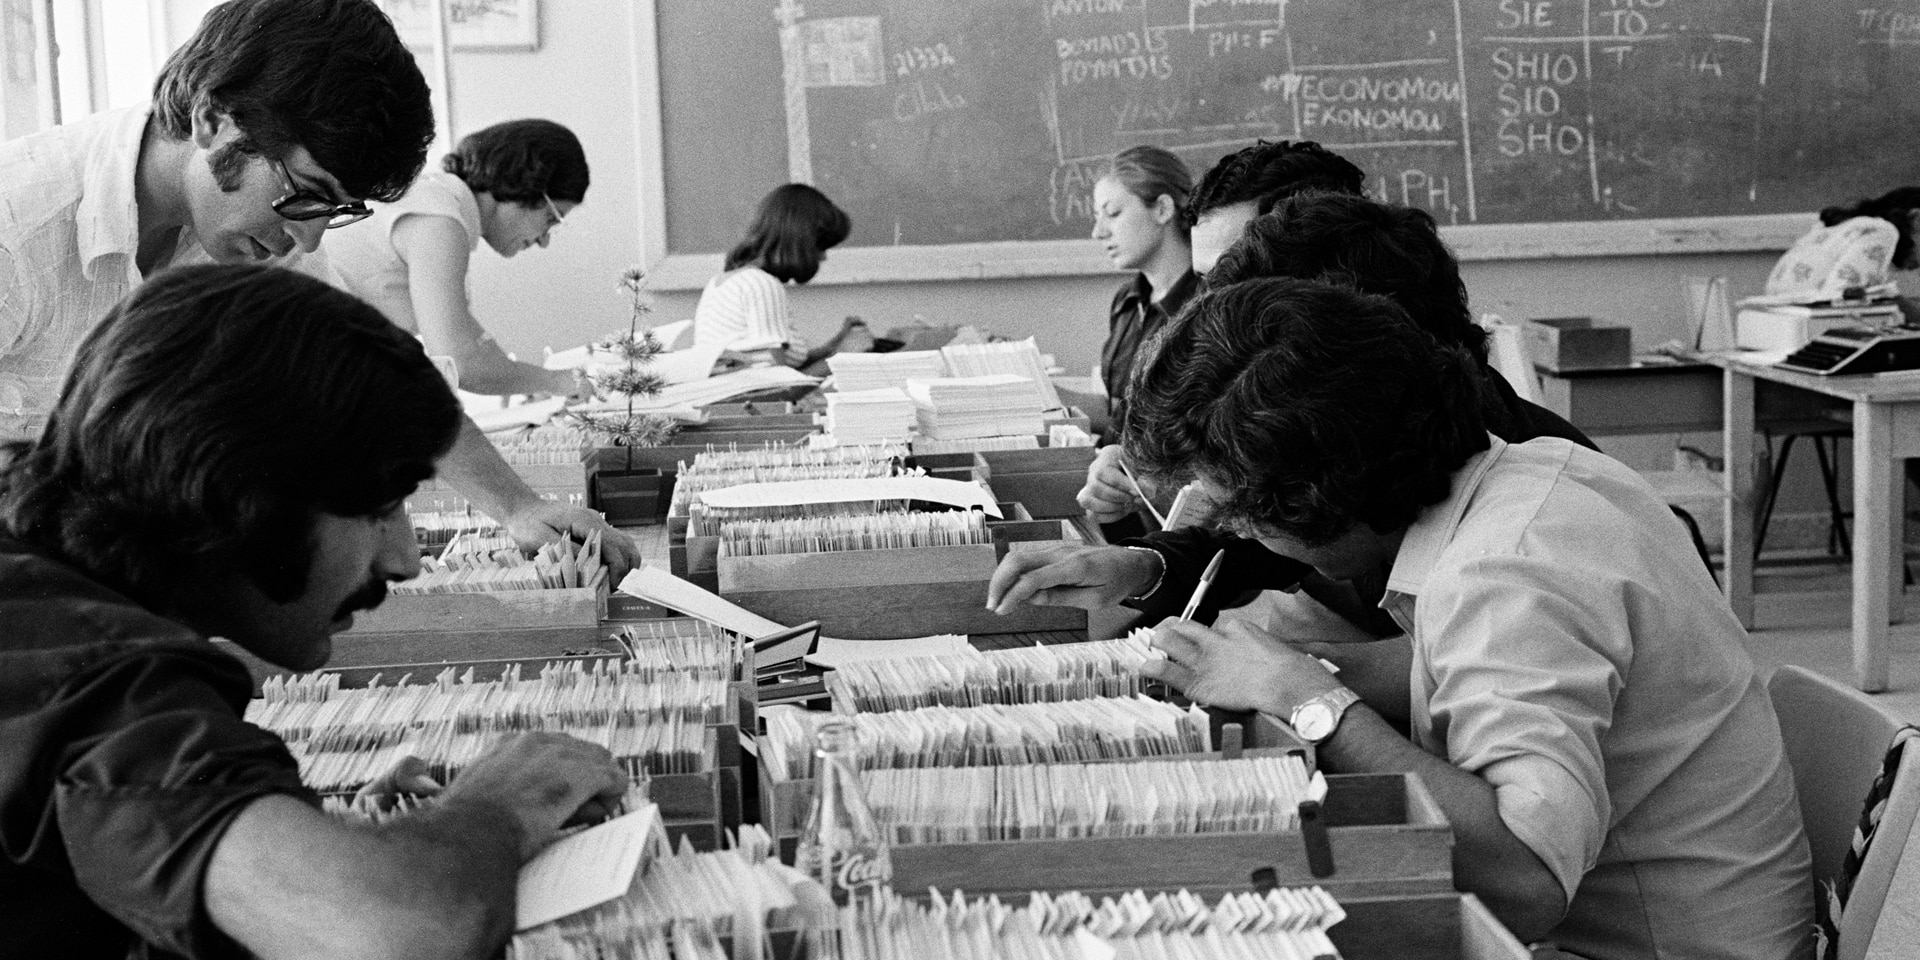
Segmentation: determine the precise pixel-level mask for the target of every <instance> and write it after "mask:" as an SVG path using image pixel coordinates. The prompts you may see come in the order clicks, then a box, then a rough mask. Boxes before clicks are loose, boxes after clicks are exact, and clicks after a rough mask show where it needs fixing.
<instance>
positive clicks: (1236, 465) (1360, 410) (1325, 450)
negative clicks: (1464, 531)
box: [1124, 279, 1488, 545]
mask: <svg viewBox="0 0 1920 960" xmlns="http://www.w3.org/2000/svg"><path fill="white" fill-rule="evenodd" d="M1161 337H1162V343H1161V345H1160V347H1159V348H1158V349H1157V350H1155V351H1154V352H1153V354H1152V359H1151V361H1150V362H1149V363H1147V364H1146V365H1144V366H1143V367H1141V368H1140V369H1139V370H1138V372H1137V373H1136V374H1135V375H1134V381H1133V386H1132V391H1131V393H1130V394H1129V396H1130V397H1131V398H1132V407H1131V409H1132V413H1131V414H1130V415H1129V417H1128V420H1127V430H1126V439H1125V441H1124V442H1125V444H1126V448H1127V457H1128V459H1129V460H1131V461H1133V462H1134V463H1136V464H1138V465H1139V466H1141V467H1142V468H1144V469H1145V470H1146V471H1147V472H1148V473H1149V474H1152V475H1153V476H1155V477H1157V478H1161V479H1166V480H1171V481H1179V480H1184V479H1187V478H1189V477H1194V476H1199V477H1203V478H1205V479H1206V480H1207V481H1208V483H1209V484H1210V485H1213V486H1216V487H1218V488H1219V489H1220V490H1222V491H1225V492H1226V493H1227V500H1226V502H1225V503H1223V504H1221V509H1222V516H1224V517H1227V518H1231V524H1232V525H1234V526H1241V527H1251V528H1254V529H1268V530H1273V531H1276V532H1279V533H1283V534H1285V535H1287V536H1290V537H1294V538H1296V539H1298V540H1300V541H1302V542H1303V543H1307V544H1310V545H1318V544H1324V543H1329V542H1331V541H1333V540H1335V539H1337V538H1338V537H1339V536H1341V535H1342V534H1344V533H1345V532H1347V531H1348V530H1350V529H1351V528H1352V527H1353V525H1354V524H1356V523H1364V524H1366V525H1367V526H1368V527H1369V528H1371V529H1372V530H1374V531H1375V532H1378V533H1388V532H1392V531H1394V530H1399V529H1402V528H1405V527H1406V526H1408V525H1410V524H1411V523H1413V521H1414V520H1415V519H1416V518H1417V517H1418V516H1419V515H1420V512H1421V511H1422V510H1423V509H1425V508H1427V507H1429V506H1432V505H1433V504H1436V503H1439V502H1440V501H1442V500H1445V499H1446V497H1447V495H1448V492H1449V491H1450V490H1451V489H1452V476H1453V473H1454V471H1456V470H1458V469H1459V468H1460V466H1461V465H1462V464H1464V463H1465V462H1466V461H1467V459H1468V458H1469V457H1471V456H1472V455H1473V454H1475V453H1477V452H1479V451H1481V450H1485V449H1486V448H1487V446H1488V441H1487V432H1486V428H1485V426H1484V421H1483V419H1482V414H1481V395H1480V390H1481V388H1480V375H1479V365H1478V364H1477V363H1476V362H1475V361H1474V359H1473V358H1472V357H1471V356H1469V355H1468V354H1467V352H1466V351H1465V350H1462V349H1460V348H1458V347H1451V346H1440V345H1439V344H1436V343H1435V342H1434V340H1433V338H1432V337H1431V336H1428V335H1427V334H1426V333H1425V332H1423V331H1421V330H1420V328H1419V327H1417V326H1415V325H1414V324H1413V323H1412V322H1410V321H1409V320H1408V319H1407V316H1406V314H1405V313H1404V312H1403V311H1402V310H1401V309H1400V307H1399V306H1397V305H1396V304H1395V303H1394V302H1393V301H1392V300H1390V299H1388V298H1386V297H1381V296H1374V295H1371V294H1364V293H1358V292H1355V291H1353V290H1348V289H1345V288H1342V287H1337V286H1333V285H1331V284H1326V283H1318V282H1314V281H1305V280H1292V279H1264V280H1247V281H1243V282H1240V283H1235V284H1231V285H1229V286H1225V287H1216V288H1213V289H1210V290H1208V291H1207V292H1205V293H1203V294H1201V295H1200V296H1199V297H1197V298H1195V299H1194V300H1193V301H1192V302H1191V303H1190V304H1188V306H1187V308H1186V309H1185V310H1183V311H1182V312H1181V316H1180V318H1179V320H1178V321H1177V322H1176V323H1175V324H1173V325H1171V326H1169V327H1168V328H1167V329H1166V330H1164V331H1163V332H1162V334H1161Z"/></svg>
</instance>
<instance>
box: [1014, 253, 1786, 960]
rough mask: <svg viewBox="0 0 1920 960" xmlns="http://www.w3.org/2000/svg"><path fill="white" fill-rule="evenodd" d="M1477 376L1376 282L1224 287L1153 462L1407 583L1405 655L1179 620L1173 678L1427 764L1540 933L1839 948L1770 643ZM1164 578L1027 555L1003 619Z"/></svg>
mask: <svg viewBox="0 0 1920 960" xmlns="http://www.w3.org/2000/svg"><path fill="white" fill-rule="evenodd" d="M1476 367H1477V364H1476V362H1475V360H1474V358H1473V357H1472V355H1471V354H1469V353H1468V352H1467V351H1465V350H1462V349H1460V348H1458V347H1453V346H1442V345H1440V344H1437V343H1436V342H1435V341H1434V340H1433V338H1431V337H1429V336H1427V335H1426V334H1424V333H1422V332H1421V331H1420V330H1419V329H1417V328H1416V327H1415V326H1414V324H1413V323H1411V322H1410V321H1409V318H1408V317H1407V316H1406V314H1405V313H1404V312H1403V311H1402V310H1401V309H1400V308H1399V307H1398V306H1396V305H1395V304H1394V303H1393V302H1392V301H1390V300H1386V299H1383V298H1378V297H1372V296H1368V295H1365V294H1361V293H1357V292H1355V291H1353V290H1352V289H1351V287H1350V286H1348V285H1338V284H1328V283H1319V282H1309V281H1297V280H1279V279H1263V280H1250V281H1243V282H1240V283H1232V284H1226V285H1218V284H1216V285H1215V286H1214V288H1213V289H1212V290H1210V291H1209V292H1207V293H1205V294H1203V295H1202V296H1201V297H1199V298H1198V299H1196V300H1195V301H1194V303H1193V304H1192V305H1191V306H1190V307H1189V308H1188V309H1187V311H1186V312H1185V313H1184V314H1183V316H1182V317H1181V318H1180V319H1179V320H1178V321H1177V322H1176V324H1175V325H1174V326H1172V327H1170V328H1169V330H1168V331H1167V336H1166V339H1165V340H1164V341H1163V342H1162V343H1161V344H1159V345H1158V347H1157V349H1156V350H1155V352H1154V355H1153V356H1152V357H1151V359H1150V360H1149V361H1148V362H1147V363H1146V364H1145V365H1144V368H1143V369H1142V371H1141V373H1140V375H1139V378H1138V379H1137V381H1136V383H1135V389H1134V394H1133V396H1134V398H1135V400H1134V415H1133V419H1132V420H1130V422H1129V424H1128V428H1127V435H1126V444H1127V449H1128V451H1129V453H1130V454H1131V455H1132V456H1133V457H1134V458H1135V465H1136V467H1137V468H1139V469H1140V470H1141V472H1142V473H1143V474H1144V478H1151V479H1153V480H1156V481H1173V482H1180V481H1184V480H1188V479H1197V481H1198V482H1199V484H1200V485H1201V488H1202V490H1203V491H1204V492H1205V493H1206V494H1207V495H1208V496H1209V497H1210V498H1211V499H1212V500H1214V501H1215V502H1216V503H1217V504H1218V513H1217V514H1216V520H1217V521H1218V522H1220V523H1222V524H1223V525H1224V526H1227V527H1229V528H1230V529H1232V530H1234V531H1236V532H1238V533H1240V534H1242V535H1243V536H1246V537H1249V538H1251V539H1253V540H1256V541H1257V542H1258V543H1259V544H1260V545H1262V546H1264V547H1265V548H1266V550H1267V551H1269V552H1270V556H1271V558H1272V560H1273V561H1274V562H1280V561H1281V560H1282V558H1286V559H1287V560H1291V561H1294V562H1298V563H1302V564H1305V565H1307V566H1309V567H1311V568H1312V569H1313V570H1315V571H1316V572H1317V573H1319V574H1320V575H1323V576H1324V577H1326V578H1328V579H1330V580H1334V581H1351V580H1354V579H1356V578H1369V577H1375V576H1377V575H1378V571H1380V570H1383V569H1384V570H1386V571H1387V574H1386V576H1385V578H1384V589H1383V590H1382V593H1381V600H1380V602H1379V611H1380V612H1381V613H1382V614H1384V615H1385V616H1386V617H1388V618H1390V619H1391V621H1392V622H1393V624H1394V625H1395V626H1397V627H1398V628H1400V629H1401V630H1402V631H1404V636H1402V637H1399V638H1396V639H1390V640H1383V641H1377V642H1372V643H1354V644H1340V645H1329V646H1320V647H1316V648H1315V650H1314V652H1319V653H1332V654H1334V656H1333V657H1332V658H1333V659H1337V660H1338V661H1339V662H1340V665H1341V667H1342V669H1341V672H1340V673H1339V674H1338V675H1337V676H1336V675H1334V674H1332V673H1329V672H1328V671H1327V670H1326V669H1325V668H1324V667H1322V666H1321V665H1320V664H1319V663H1317V662H1315V660H1314V659H1313V657H1312V656H1310V655H1309V654H1308V653H1307V652H1306V651H1304V650H1302V649H1299V648H1296V647H1294V646H1292V645H1289V644H1288V643H1286V642H1284V641H1285V639H1286V638H1284V637H1275V636H1270V635H1265V634H1263V633H1261V632H1260V631H1258V630H1257V629H1254V628H1251V627H1248V626H1246V625H1244V624H1240V625H1234V626H1231V627H1229V628H1227V629H1226V630H1220V631H1216V630H1214V629H1212V628H1210V627H1206V626H1203V625H1201V623H1200V622H1193V621H1185V620H1168V621H1166V622H1163V623H1162V624H1161V625H1160V626H1159V627H1158V628H1156V630H1155V633H1154V642H1155V645H1156V646H1157V647H1159V648H1160V649H1161V650H1163V651H1164V652H1165V653H1166V655H1167V659H1166V660H1164V661H1160V662H1156V663H1154V664H1152V665H1151V666H1150V667H1149V669H1148V672H1149V673H1150V674H1152V675H1153V676H1155V677H1157V678H1159V679H1163V680H1165V681H1167V682H1168V683H1170V684H1171V685H1173V686H1175V687H1177V688H1179V689H1181V690H1182V691H1183V692H1185V693H1186V694H1187V695H1188V696H1190V697H1192V698H1193V699H1195V700H1197V701H1200V702H1204V703H1208V704H1212V705H1216V706H1221V707H1227V708H1233V709H1253V710H1259V711H1262V712H1265V713H1269V714H1272V715H1275V716H1278V717H1281V718H1283V719H1289V720H1290V721H1291V722H1293V723H1294V725H1295V726H1296V728H1297V729H1299V730H1300V732H1301V733H1302V734H1303V735H1304V736H1306V737H1308V738H1309V739H1311V740H1313V741H1315V742H1316V744H1317V749H1318V756H1319V760H1320V762H1321V764H1322V766H1323V767H1325V768H1326V769H1328V770H1329V771H1331V772H1336V773H1338V772H1401V773H1408V774H1413V775H1416V776H1418V777H1419V778H1420V780H1421V781H1422V782H1423V784H1424V785H1425V786H1426V788H1427V789H1428V791H1429V792H1431V793H1432V794H1433V796H1434V798H1435V799H1436V801H1437V802H1438V803H1439V805H1440V806H1441V807H1442V809H1443V810H1444V811H1445V813H1446V815H1447V818H1448V820H1449V822H1450V823H1451V824H1452V826H1453V830H1454V840H1455V846H1454V874H1455V878H1456V882H1457V883H1458V885H1459V886H1460V887H1461V888H1462V889H1464V890H1467V891H1470V892H1473V893H1476V894H1478V895H1479V896H1480V897H1482V898H1483V899H1485V900H1486V901H1487V902H1488V904H1489V906H1490V907H1492V908H1493V910H1494V911H1495V913H1496V914H1497V915H1498V916H1499V917H1500V918H1501V919H1502V920H1503V921H1504V922H1505V923H1506V924H1507V925H1508V926H1509V927H1510V928H1511V929H1513V931H1514V932H1515V933H1516V934H1517V935H1519V936H1521V937H1522V938H1523V939H1527V940H1541V939H1549V940H1551V941H1553V942H1555V943H1556V944H1557V945H1558V946H1559V948H1560V949H1562V950H1565V951H1567V952H1569V953H1571V954H1573V955H1577V956H1580V957H1587V958H1594V960H1600V958H1615V957H1620V958H1624V957H1653V956H1675V957H1679V956H1685V957H1726V958H1733V957H1803V956H1808V955H1810V940H1809V939H1808V937H1807V931H1808V929H1809V922H1810V920H1811V914H1812V904H1811V902H1810V901H1811V898H1810V897H1809V896H1807V890H1806V887H1805V877H1806V875H1807V873H1806V871H1807V864H1808V857H1807V850H1806V843H1805V839H1804V835H1803V832H1802V829H1801V824H1800V822H1799V815H1798V807H1797V804H1796V802H1795V800H1794V794H1793V787H1792V782H1791V777H1790V774H1789V772H1788V770H1787V768H1786V764H1785V760H1784V756H1783V753H1782V747H1781V742H1780V735H1779V726H1778V722H1777V719H1776V718H1775V716H1774V714H1773V711H1772V708H1771V706H1770V704H1769V702H1768V700H1767V698H1766V694H1765V689H1764V686H1763V685H1762V683H1761V682H1760V679H1759V677H1758V675H1757V674H1756V672H1755V669H1754V666H1753V663H1752V662H1751V660H1750V659H1749V658H1748V656H1747V654H1746V652H1745V647H1744V643H1743V641H1744V634H1743V632H1742V630H1741V628H1740V626H1739V624H1738V623H1737V622H1736V621H1735V620H1734V618H1733V617H1732V615H1731V613H1730V612H1729V611H1728V610H1727V608H1726V605H1725V604H1724V602H1722V601H1721V600H1720V598H1719V596H1718V593H1717V591H1716V589H1715V587H1714V584H1713V582H1712V580H1711V579H1710V577H1709V576H1708V574H1707V571H1706V570H1705V569H1704V568H1703V567H1702V566H1701V565H1700V563H1699V561H1698V559H1697V557H1696V555H1695V554H1694V552H1693V549H1692V545H1691V543H1690V542H1689V540H1688V538H1687V536H1686V533H1685V531H1684V528H1683V527H1682V526H1681V525H1680V523H1679V522H1678V521H1677V520H1675V519H1674V517H1673V516H1672V514H1671V513H1670V512H1669V511H1668V510H1667V508H1666V507H1665V505H1664V504H1663V503H1662V502H1661V501H1660V500H1659V499H1658V497H1657V496H1655V495H1654V494H1653V492H1652V491H1651V490H1650V489H1649V488H1648V487H1647V486H1646V484H1645V483H1644V482H1643V481H1642V480H1641V479H1640V478H1639V477H1638V476H1637V475H1636V474H1634V473H1633V472H1632V471H1631V470H1629V469H1628V468H1626V467H1624V466H1622V465H1620V464H1618V463H1616V462H1614V461H1612V460H1610V459H1608V458H1607V457H1605V456H1603V455H1601V454H1598V453H1596V452H1593V451H1591V450H1588V449H1586V448H1583V447H1580V446H1578V445H1576V444H1573V443H1571V442H1569V441H1566V440H1562V439H1557V438H1541V439H1535V440H1531V441H1528V442H1524V443H1509V442H1507V441H1505V440H1502V439H1500V438H1499V437H1498V436H1497V435H1493V434H1492V433H1490V431H1489V429H1488V418H1487V417H1486V415H1485V414H1484V412H1483V411H1484V401H1483V388H1482V387H1481V382H1480V378H1479V374H1478V371H1477V369H1476ZM1141 561H1144V562H1141ZM1154 561H1155V558H1154V557H1153V556H1150V555H1147V554H1144V553H1142V552H1141V551H1137V550H1128V549H1126V548H1120V547H1108V548H1091V549H1088V548H1082V549H1081V550H1079V551H1072V550H1056V551H1054V552H1051V553H1045V554H1011V555H1009V557H1008V559H1007V561H1006V562H1005V563H1004V564H1003V565H1002V567H1001V569H1000V570H999V571H997V572H996V574H995V578H994V582H993V584H992V586H991V588H990V594H989V601H988V602H989V604H990V605H992V606H995V607H996V608H1000V609H1004V608H1006V607H1008V606H1010V605H1011V604H1015V603H1019V602H1039V603H1073V604H1078V605H1082V606H1093V605H1097V604H1102V603H1110V602H1114V601H1116V600H1118V599H1119V598H1121V597H1124V596H1128V595H1143V594H1144V595H1151V594H1152V592H1153V591H1154V590H1155V589H1158V588H1157V587H1156V585H1155V584H1154V583H1153V576H1154V575H1155V574H1156V573H1157V572H1158V570H1157V568H1156V565H1155V563H1154ZM1234 562H1235V561H1234V559H1233V558H1232V557H1231V556H1230V557H1229V559H1228V560H1226V561H1225V564H1224V565H1223V568H1222V570H1221V571H1220V576H1221V578H1222V581H1223V583H1224V582H1225V581H1226V580H1227V579H1228V578H1229V577H1230V576H1231V575H1232V574H1233V572H1234V571H1233V570H1232V566H1233V564H1234ZM1177 599H1187V597H1186V596H1184V595H1181V596H1179V597H1177ZM1203 619H1204V617H1203ZM1345 648H1351V649H1350V650H1349V649H1345ZM1341 654H1350V655H1346V656H1341ZM1390 719H1403V720H1404V721H1405V722H1406V724H1407V727H1408V729H1409V731H1410V734H1408V735H1403V734H1402V733H1401V732H1400V731H1399V730H1397V729H1395V727H1394V726H1393V725H1392V724H1391V723H1390V722H1389V720H1390Z"/></svg>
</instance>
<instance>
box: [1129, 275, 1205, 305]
mask: <svg viewBox="0 0 1920 960" xmlns="http://www.w3.org/2000/svg"><path fill="white" fill-rule="evenodd" d="M1199 288H1200V278H1199V276H1198V275H1196V274H1195V273H1194V272H1193V270H1192V269H1191V268H1189V269H1188V270H1187V271H1186V272H1185V273H1182V274H1181V275H1180V279H1178V280H1175V281H1174V282H1173V286H1171V287H1168V288H1167V294H1166V296H1164V297H1161V298H1160V302H1159V303H1158V304H1156V303H1154V302H1153V284H1151V283H1148V282H1147V275H1146V274H1144V273H1136V274H1134V275H1133V283H1131V284H1129V285H1128V286H1127V289H1126V293H1125V295H1124V296H1123V297H1122V298H1121V299H1122V303H1123V304H1124V305H1125V306H1126V307H1127V309H1133V308H1135V307H1154V306H1157V307H1159V308H1160V309H1161V310H1163V311H1165V312H1166V314H1167V315H1168V316H1172V315H1173V314H1176V313H1179V312H1180V308H1181V307H1183V306H1185V305H1186V303H1187V301H1188V300H1191V299H1193V295H1194V294H1195V293H1196V292H1198V290H1199Z"/></svg>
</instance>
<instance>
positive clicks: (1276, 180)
mask: <svg viewBox="0 0 1920 960" xmlns="http://www.w3.org/2000/svg"><path fill="white" fill-rule="evenodd" d="M1366 183H1367V175H1366V173H1365V172H1363V171H1362V170H1361V169H1360V168H1359V167H1356V166H1354V165H1353V162H1352V161H1350V160H1348V159H1347V158H1345V157H1342V156H1340V155H1339V154H1337V153H1334V152H1333V151H1332V150H1328V149H1327V148H1326V147H1323V146H1321V145H1319V144H1317V143H1314V142H1313V141H1311V140H1277V141H1267V140H1260V141H1257V142H1255V143H1254V145H1253V146H1251V147H1247V148H1246V149H1244V150H1240V151H1238V152H1236V153H1230V154H1227V155H1226V156H1224V157H1221V158H1220V162H1219V163H1216V164H1214V165H1213V169H1211V170H1208V171H1207V175H1206V176H1204V177H1201V178H1200V185H1199V186H1197V187H1194V188H1193V196H1192V198H1190V199H1189V200H1188V201H1187V209H1186V218H1187V224H1188V225H1189V226H1191V225H1193V224H1195V223H1198V222H1199V221H1200V218H1201V216H1203V215H1205V214H1206V213H1207V212H1209V211H1212V210H1217V209H1219V208H1220V207H1230V206H1233V205H1234V204H1237V203H1246V202H1247V201H1249V200H1251V201H1254V202H1256V203H1257V207H1256V208H1255V212H1256V213H1266V212H1267V211H1269V210H1272V209H1273V207H1274V204H1276V203H1279V202H1280V201H1282V200H1285V199H1286V198H1288V197H1290V196H1293V195H1294V194H1296V193H1299V192H1301V191H1304V190H1324V191H1328V192H1332V193H1360V192H1362V189H1363V188H1364V187H1365V186H1366Z"/></svg>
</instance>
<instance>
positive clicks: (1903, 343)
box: [1775, 326, 1920, 376]
mask: <svg viewBox="0 0 1920 960" xmlns="http://www.w3.org/2000/svg"><path fill="white" fill-rule="evenodd" d="M1775 366H1777V367H1780V368H1781V369H1784V370H1794V371H1798V372H1800V373H1813V374H1819V375H1821V376H1826V375H1829V374H1848V373H1887V372H1889V371H1893V370H1920V330H1913V329H1908V328H1906V327H1877V326H1875V327H1835V328H1833V329H1831V330H1828V331H1826V332H1825V333H1822V334H1820V335H1819V336H1817V337H1814V338H1813V339H1812V340H1811V341H1809V342H1808V343H1807V345H1806V346H1804V347H1801V348H1800V349H1798V350H1796V351H1794V352H1793V353H1791V354H1788V355H1787V358H1786V359H1785V360H1782V361H1780V362H1779V363H1777V364H1775Z"/></svg>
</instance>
